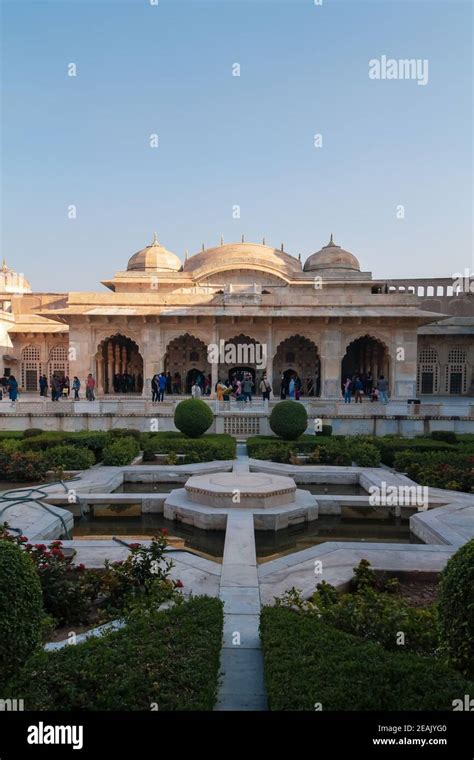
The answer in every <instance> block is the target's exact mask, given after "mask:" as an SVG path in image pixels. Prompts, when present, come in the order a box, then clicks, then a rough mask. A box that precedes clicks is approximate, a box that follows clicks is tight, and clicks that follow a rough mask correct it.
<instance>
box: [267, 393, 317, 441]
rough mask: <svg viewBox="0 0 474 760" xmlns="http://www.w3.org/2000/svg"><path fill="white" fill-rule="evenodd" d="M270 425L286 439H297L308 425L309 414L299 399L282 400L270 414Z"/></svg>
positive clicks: (277, 433) (276, 433)
mask: <svg viewBox="0 0 474 760" xmlns="http://www.w3.org/2000/svg"><path fill="white" fill-rule="evenodd" d="M270 427H271V429H272V430H273V432H274V433H275V435H278V436H279V437H280V438H283V439H284V440H285V441H296V439H297V438H299V437H300V435H303V433H304V431H305V430H306V428H307V427H308V414H307V412H306V409H305V407H304V406H303V404H299V403H298V402H297V401H280V402H279V403H278V404H276V405H275V406H274V407H273V409H272V413H271V415H270Z"/></svg>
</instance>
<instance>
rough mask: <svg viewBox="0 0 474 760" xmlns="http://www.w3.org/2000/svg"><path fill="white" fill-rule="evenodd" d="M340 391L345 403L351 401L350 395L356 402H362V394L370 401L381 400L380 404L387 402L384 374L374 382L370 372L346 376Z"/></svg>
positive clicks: (386, 384) (386, 382)
mask: <svg viewBox="0 0 474 760" xmlns="http://www.w3.org/2000/svg"><path fill="white" fill-rule="evenodd" d="M342 393H343V396H344V403H345V404H350V403H351V401H352V396H354V401H355V403H356V404H362V398H363V396H366V397H367V398H370V400H371V401H381V402H382V404H387V403H388V381H387V380H386V379H385V377H384V375H380V377H379V379H378V380H377V381H376V382H374V378H373V377H372V373H371V372H368V373H367V375H365V374H361V375H354V376H353V377H346V379H345V381H344V383H343V386H342Z"/></svg>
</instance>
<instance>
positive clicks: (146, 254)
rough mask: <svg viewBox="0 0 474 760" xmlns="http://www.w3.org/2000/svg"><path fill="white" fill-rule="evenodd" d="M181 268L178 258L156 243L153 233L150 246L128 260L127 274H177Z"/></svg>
mask: <svg viewBox="0 0 474 760" xmlns="http://www.w3.org/2000/svg"><path fill="white" fill-rule="evenodd" d="M181 267H182V264H181V261H180V260H179V258H178V257H177V256H176V254H174V253H171V251H168V250H167V249H166V248H164V247H163V246H162V245H161V244H160V243H159V242H158V238H157V236H156V232H155V235H154V237H153V242H152V244H151V245H147V247H146V248H143V250H142V251H138V253H135V254H134V255H133V256H132V257H131V258H130V259H129V261H128V264H127V272H148V273H152V272H179V271H180V269H181Z"/></svg>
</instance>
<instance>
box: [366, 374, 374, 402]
mask: <svg viewBox="0 0 474 760" xmlns="http://www.w3.org/2000/svg"><path fill="white" fill-rule="evenodd" d="M373 387H374V378H373V377H372V372H370V371H369V372H367V378H366V381H365V392H366V393H367V395H368V396H370V395H371V393H372V389H373Z"/></svg>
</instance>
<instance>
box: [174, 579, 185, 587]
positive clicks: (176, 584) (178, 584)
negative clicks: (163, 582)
mask: <svg viewBox="0 0 474 760" xmlns="http://www.w3.org/2000/svg"><path fill="white" fill-rule="evenodd" d="M174 585H175V587H176V588H184V583H183V581H180V580H179V578H178V580H177V581H175V582H174Z"/></svg>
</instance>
